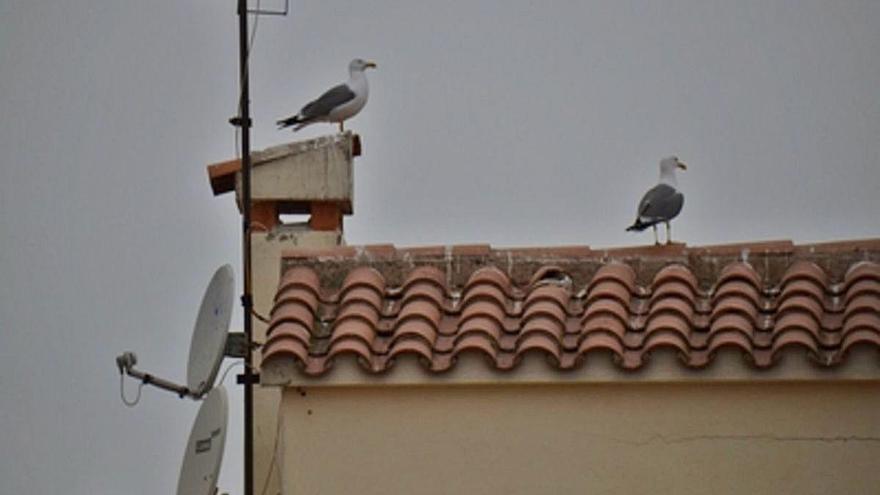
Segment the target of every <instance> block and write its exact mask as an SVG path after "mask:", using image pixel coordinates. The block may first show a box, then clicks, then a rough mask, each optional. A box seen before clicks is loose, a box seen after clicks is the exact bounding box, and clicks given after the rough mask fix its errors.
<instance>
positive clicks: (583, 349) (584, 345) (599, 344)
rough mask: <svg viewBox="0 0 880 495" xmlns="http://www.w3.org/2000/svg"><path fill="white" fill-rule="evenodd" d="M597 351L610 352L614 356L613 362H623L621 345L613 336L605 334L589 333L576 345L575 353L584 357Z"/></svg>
mask: <svg viewBox="0 0 880 495" xmlns="http://www.w3.org/2000/svg"><path fill="white" fill-rule="evenodd" d="M597 350H606V351H611V352H612V353H614V355H615V356H616V359H615V360H616V361H617V362H622V361H623V354H624V348H623V343H622V342H621V341H620V340H619V339H618V338H616V337H615V336H613V335H609V334H607V333H591V334H589V335H587V336H586V337H585V338H584V339H583V340H582V341H581V343H580V345H578V350H577V353H578V355H579V356H586V355H587V354H588V353H590V352H592V351H597Z"/></svg>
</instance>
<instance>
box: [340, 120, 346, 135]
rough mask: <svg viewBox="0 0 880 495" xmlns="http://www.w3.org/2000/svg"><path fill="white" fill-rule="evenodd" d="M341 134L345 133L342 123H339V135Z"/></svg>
mask: <svg viewBox="0 0 880 495" xmlns="http://www.w3.org/2000/svg"><path fill="white" fill-rule="evenodd" d="M343 132H345V124H343V123H342V121H340V122H339V133H340V134H341V133H343Z"/></svg>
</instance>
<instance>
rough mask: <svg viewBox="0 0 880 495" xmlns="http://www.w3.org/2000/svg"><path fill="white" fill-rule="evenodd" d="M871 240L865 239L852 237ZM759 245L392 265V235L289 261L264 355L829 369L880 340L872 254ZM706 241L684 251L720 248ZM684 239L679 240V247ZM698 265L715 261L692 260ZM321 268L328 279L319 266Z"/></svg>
mask: <svg viewBox="0 0 880 495" xmlns="http://www.w3.org/2000/svg"><path fill="white" fill-rule="evenodd" d="M866 245H868V246H873V244H865V243H858V244H857V246H858V247H859V249H867V248H865V247H864V246H866ZM761 246H764V247H766V248H767V249H765V251H766V252H767V253H769V254H766V256H767V257H768V258H765V259H761V260H760V262H754V264H751V263H750V262H746V261H744V260H742V259H736V258H735V257H734V258H718V257H717V256H716V255H714V254H712V255H711V259H705V258H703V257H702V256H710V255H703V254H689V255H688V256H687V257H686V258H685V259H679V258H678V254H676V255H675V257H674V258H666V257H665V256H666V255H665V254H663V255H659V254H658V256H660V258H658V259H654V258H651V257H650V256H646V255H640V257H638V258H635V259H634V260H632V263H628V262H620V261H608V260H607V258H605V257H604V255H602V257H599V258H597V257H596V253H597V252H595V251H590V250H588V249H579V250H577V255H578V256H580V255H583V256H585V257H584V258H575V259H573V260H562V259H561V258H560V259H559V260H557V261H560V262H559V263H557V264H552V265H544V264H542V263H541V262H540V261H538V262H534V261H533V260H532V258H528V261H524V263H531V264H528V265H527V266H528V267H529V269H528V270H519V271H517V270H518V269H517V267H516V266H513V265H510V264H509V261H510V259H509V258H508V259H507V262H508V263H507V264H506V263H505V260H504V258H499V259H497V260H496V259H494V258H492V256H493V255H492V253H493V251H492V250H490V249H489V248H488V247H485V246H467V247H465V248H463V249H459V252H464V253H466V254H463V255H461V256H471V257H479V258H480V260H481V261H480V262H479V263H474V264H473V266H472V267H471V268H470V269H469V270H468V269H464V272H462V271H461V270H463V268H462V267H466V266H469V265H466V263H464V261H467V260H459V261H462V263H456V264H454V265H448V264H446V263H445V262H444V263H437V264H431V263H427V264H423V265H418V264H415V261H418V258H407V261H406V262H405V263H401V262H396V261H394V260H395V259H397V258H395V257H396V256H398V255H399V254H400V253H399V252H396V251H394V252H392V251H393V249H392V250H389V248H387V247H383V248H382V251H383V256H382V258H383V259H384V260H385V261H381V262H375V263H380V264H378V265H371V264H369V263H368V264H362V263H364V260H363V258H361V257H360V255H357V257H356V260H357V261H356V262H355V263H354V264H350V265H345V264H344V263H347V262H348V261H345V260H342V261H340V260H336V261H333V263H337V264H339V263H343V264H342V265H334V266H335V268H334V270H329V271H328V272H325V271H324V270H323V268H324V267H325V266H327V265H326V263H329V262H328V261H327V259H326V258H324V257H322V256H321V255H316V256H317V258H316V259H319V260H320V261H316V262H315V263H313V264H310V265H303V264H298V265H293V266H288V267H287V268H286V269H285V270H284V273H283V276H282V277H281V282H280V284H279V289H278V293H277V295H276V298H275V307H274V308H273V310H272V317H271V322H270V325H269V328H268V337H267V341H266V344H265V346H264V348H263V361H262V363H263V366H264V367H265V366H272V365H273V363H280V362H290V361H293V362H294V363H296V365H297V366H298V368H299V369H300V370H301V372H302V373H303V374H305V375H308V376H320V375H324V374H326V373H328V372H330V370H331V369H332V367H333V363H334V360H336V359H339V358H340V357H341V356H353V357H354V358H355V359H356V360H357V362H358V363H360V365H361V367H362V369H363V370H364V371H365V372H367V373H383V372H386V371H387V370H388V369H390V368H391V367H393V366H394V364H395V361H397V360H400V359H414V360H415V361H417V362H419V363H421V366H422V367H423V368H424V369H425V370H426V371H428V372H430V373H442V372H444V371H447V370H449V369H451V368H454V367H455V366H456V362H457V361H458V360H459V357H460V356H462V355H464V354H466V353H476V354H478V355H480V356H482V358H483V359H485V361H486V362H487V365H489V366H490V367H492V368H495V369H496V370H500V371H506V370H513V369H515V368H517V366H519V365H520V363H522V362H523V360H524V359H530V358H527V357H526V356H527V355H535V356H538V357H539V359H544V360H545V361H546V362H547V363H548V365H549V366H550V367H551V368H555V369H558V370H560V371H563V370H569V369H574V368H579V367H581V366H583V365H584V363H587V362H589V361H590V360H591V359H593V355H594V354H596V355H597V356H598V355H599V354H606V355H610V356H611V358H612V359H613V362H615V363H616V364H617V366H619V367H620V368H621V369H624V370H635V369H639V368H642V367H644V366H648V365H649V363H650V362H651V355H652V354H654V353H657V352H671V353H672V355H675V356H677V357H678V359H679V360H680V361H681V363H682V365H683V366H685V367H688V368H694V369H702V368H705V367H707V366H709V365H710V364H711V363H712V362H713V360H714V359H715V357H716V355H717V354H718V353H719V352H721V351H722V350H727V351H732V352H735V353H741V354H742V355H743V363H744V365H746V366H752V367H755V368H757V369H765V368H771V367H773V366H774V365H775V364H776V363H778V362H781V361H783V360H789V359H791V360H795V359H808V360H809V361H810V362H813V363H815V364H816V365H818V366H820V367H825V368H831V367H834V366H837V365H839V364H840V363H842V362H844V361H845V359H846V357H847V356H848V355H849V353H850V352H851V350H852V349H853V348H855V347H859V346H868V347H870V348H873V349H875V350H880V254H877V253H874V254H871V257H869V259H868V260H867V261H863V260H859V259H858V258H853V259H852V261H850V262H846V263H843V262H842V261H845V260H846V259H844V260H841V259H840V258H839V257H840V256H842V255H841V254H840V253H841V252H842V251H841V250H840V249H841V247H840V246H839V245H834V246H832V247H833V249H834V252H832V253H831V254H828V253H823V252H821V251H820V252H817V251H816V250H815V249H813V250H809V249H802V248H800V247H799V248H798V249H788V250H787V253H788V254H779V253H780V252H781V251H785V250H783V249H782V247H785V246H783V245H782V244H780V243H774V244H771V245H766V246H765V245H763V244H762V245H759V247H761ZM548 249H549V248H548ZM645 249H647V248H645ZM700 249H701V248H694V249H693V251H692V253H700V252H704V253H707V252H712V253H715V252H725V249H722V248H719V247H713V248H705V249H703V251H700ZM743 249H748V247H747V246H737V250H743ZM680 250H681V251H687V248H684V247H681V246H679V247H675V249H673V251H676V252H677V251H680ZM454 251H455V249H452V250H450V249H445V250H444V252H445V253H446V255H449V253H451V252H454ZM728 251H732V250H728ZM412 252H414V251H409V252H408V253H409V254H407V256H412V254H411V253H412ZM542 252H543V251H542ZM664 252H665V251H664ZM847 252H849V251H847ZM853 252H857V253H865V252H866V251H858V250H856V251H853ZM395 253H396V254H395ZM794 253H810V256H813V257H809V256H808V257H807V258H792V256H795V254H794ZM872 253H873V252H872ZM544 254H546V253H544ZM425 256H433V254H430V255H425ZM780 256H781V257H780ZM797 256H806V255H803V254H797ZM835 257H836V258H835ZM863 258H864V257H863ZM295 259H297V260H299V258H295ZM388 260H391V261H388ZM493 260H494V261H493ZM719 260H721V261H723V262H722V263H719ZM446 261H448V259H447V260H446ZM752 261H754V260H752ZM771 262H772V263H776V266H770V263H771ZM381 263H390V264H386V265H382V264H381ZM340 266H341V267H342V268H341V269H340ZM706 266H713V267H714V268H713V270H714V271H712V272H708V273H705V272H702V271H701V270H703V268H704V267H706ZM756 266H759V267H761V270H758V269H756V268H755V267H756ZM502 267H504V268H502ZM651 267H654V268H651ZM701 267H703V268H701ZM833 267H837V269H836V270H837V271H834V268H833ZM450 270H455V272H451V271H450ZM646 270H653V271H650V272H648V273H644V272H645V271H646ZM331 272H332V273H335V274H336V276H338V282H335V283H333V282H331V281H328V280H327V279H326V278H322V277H324V276H326V275H327V273H331Z"/></svg>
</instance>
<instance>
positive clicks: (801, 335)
mask: <svg viewBox="0 0 880 495" xmlns="http://www.w3.org/2000/svg"><path fill="white" fill-rule="evenodd" d="M791 347H802V348H804V349H807V350H808V351H809V352H810V356H811V357H812V358H813V359H814V360H817V361H818V360H819V345H818V343H817V342H816V338H815V337H814V336H813V335H812V334H811V333H810V332H809V331H806V330H803V329H796V330H790V331H786V332H783V333H781V334H779V335H778V337H777V338H775V339H774V340H773V347H772V348H771V349H770V353H771V360H772V362H773V363H776V362H778V361H779V358H780V354H781V352H782V351H783V350H784V349H786V348H791Z"/></svg>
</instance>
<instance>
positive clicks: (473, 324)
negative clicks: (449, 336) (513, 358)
mask: <svg viewBox="0 0 880 495" xmlns="http://www.w3.org/2000/svg"><path fill="white" fill-rule="evenodd" d="M471 333H483V334H485V335H486V336H487V337H488V338H491V339H492V340H493V341H495V342H496V346H497V345H498V344H497V343H498V342H500V341H501V337H502V336H503V335H504V327H503V326H502V325H501V323H500V322H499V321H498V320H497V319H495V318H492V317H489V316H486V315H479V316H474V317H472V318H469V319H468V320H467V321H464V322H462V323H461V325H460V326H459V327H458V331H457V332H456V335H455V339H456V341H459V340H462V339H464V338H467V336H468V335H469V334H471Z"/></svg>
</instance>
